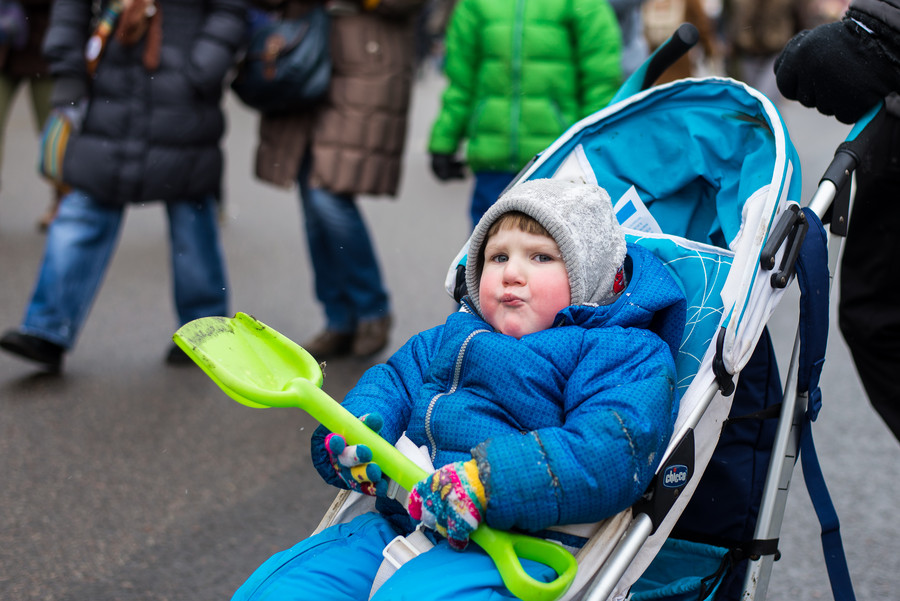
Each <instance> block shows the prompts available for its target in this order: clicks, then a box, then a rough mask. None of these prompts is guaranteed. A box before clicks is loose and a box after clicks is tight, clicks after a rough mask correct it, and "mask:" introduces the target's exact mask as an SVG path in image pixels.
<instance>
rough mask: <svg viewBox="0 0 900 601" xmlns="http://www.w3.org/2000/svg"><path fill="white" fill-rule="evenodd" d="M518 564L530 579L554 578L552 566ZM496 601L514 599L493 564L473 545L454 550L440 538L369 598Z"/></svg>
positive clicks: (384, 600) (376, 600) (533, 563)
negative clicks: (461, 550) (462, 549)
mask: <svg viewBox="0 0 900 601" xmlns="http://www.w3.org/2000/svg"><path fill="white" fill-rule="evenodd" d="M522 567H523V568H525V571H526V572H527V573H528V574H529V575H530V576H531V577H533V578H535V579H536V580H539V581H543V582H550V581H552V580H553V579H554V578H555V577H556V572H554V571H553V569H552V568H550V567H548V566H545V565H542V564H539V563H537V562H533V561H529V560H527V559H526V560H522ZM456 599H465V600H466V601H500V600H502V599H515V597H514V596H513V595H512V593H510V592H509V591H508V590H507V589H506V586H504V584H503V580H502V579H501V578H500V573H499V572H498V571H497V566H496V565H495V564H494V560H492V559H491V558H490V557H489V556H488V555H487V554H486V553H485V552H484V551H482V550H481V549H480V548H479V547H478V546H477V545H475V544H471V545H469V547H468V548H466V550H465V551H463V552H459V551H454V550H453V549H451V548H450V546H449V545H448V544H447V541H446V540H441V541H440V542H439V543H438V544H437V545H436V546H435V547H433V548H432V549H431V550H429V551H427V552H425V553H423V554H421V555H419V556H418V557H416V558H414V559H411V560H410V561H409V562H407V563H406V564H404V565H403V566H402V567H401V568H400V569H399V570H397V571H396V572H395V573H394V574H393V575H392V576H391V577H390V578H388V580H387V582H385V583H384V584H383V585H382V586H381V588H379V589H378V592H376V593H375V595H374V596H373V597H372V601H453V600H456Z"/></svg>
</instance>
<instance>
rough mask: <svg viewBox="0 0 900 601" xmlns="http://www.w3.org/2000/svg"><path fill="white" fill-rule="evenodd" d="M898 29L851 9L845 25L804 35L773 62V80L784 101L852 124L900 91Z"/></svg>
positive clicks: (814, 30) (821, 28)
mask: <svg viewBox="0 0 900 601" xmlns="http://www.w3.org/2000/svg"><path fill="white" fill-rule="evenodd" d="M898 36H900V33H898V32H897V30H895V29H893V28H891V27H889V26H888V25H886V24H884V23H882V22H881V21H879V20H878V19H875V18H873V17H871V16H869V15H867V14H866V13H863V12H860V11H858V10H854V9H850V10H849V11H848V12H847V15H846V16H845V17H844V19H843V20H841V21H838V22H836V23H828V24H826V25H820V26H818V27H816V28H815V29H812V30H810V31H802V32H800V33H799V34H797V35H796V36H794V37H793V38H792V39H791V41H789V42H788V43H787V45H786V46H785V48H784V50H783V51H782V53H781V55H780V56H779V57H778V59H777V60H776V61H775V79H776V83H777V84H778V89H779V90H780V91H781V93H782V94H784V96H785V97H786V98H790V99H792V100H799V101H800V103H801V104H803V105H804V106H808V107H815V108H817V109H818V110H819V112H821V113H823V114H825V115H834V116H835V117H836V118H837V119H838V121H842V122H844V123H854V122H856V121H857V120H858V119H859V118H860V117H862V116H863V114H864V113H865V112H866V111H867V110H869V109H870V108H872V107H873V106H875V104H876V103H877V102H878V101H879V100H881V99H882V98H884V97H885V96H887V95H888V94H890V93H891V92H894V91H900V44H898V41H897V40H898Z"/></svg>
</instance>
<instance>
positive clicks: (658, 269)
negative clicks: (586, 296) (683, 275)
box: [559, 243, 687, 358]
mask: <svg viewBox="0 0 900 601" xmlns="http://www.w3.org/2000/svg"><path fill="white" fill-rule="evenodd" d="M627 249H628V256H627V258H626V260H625V272H626V275H627V276H628V286H627V287H626V288H625V290H624V291H623V292H622V294H621V295H620V296H619V297H618V298H617V299H616V300H615V301H613V302H612V303H610V304H608V305H600V306H596V307H594V306H585V305H583V306H577V305H573V306H569V307H566V308H565V309H563V310H562V311H560V313H559V314H560V316H561V318H562V320H563V321H562V323H561V325H577V326H581V327H584V328H597V327H616V326H618V327H622V328H643V329H647V330H650V331H652V332H654V333H655V334H657V335H658V336H659V337H660V338H662V339H663V341H664V342H665V343H666V344H667V345H668V346H669V350H670V351H671V353H672V357H673V358H675V357H677V355H678V349H679V347H680V346H681V338H682V335H683V333H684V324H685V318H686V315H687V302H686V301H685V298H684V293H683V292H682V290H681V287H680V286H679V285H678V284H677V283H676V281H675V279H674V278H673V277H672V275H671V274H670V273H669V271H668V269H666V267H665V266H664V265H663V264H662V262H660V261H659V260H658V259H656V257H655V256H654V255H653V253H651V252H650V251H649V250H647V249H645V248H643V247H641V246H639V245H637V244H632V243H629V244H627Z"/></svg>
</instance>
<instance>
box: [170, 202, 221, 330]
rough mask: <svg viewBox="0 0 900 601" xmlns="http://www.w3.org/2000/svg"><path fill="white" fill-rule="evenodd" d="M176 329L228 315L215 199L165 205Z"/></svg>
mask: <svg viewBox="0 0 900 601" xmlns="http://www.w3.org/2000/svg"><path fill="white" fill-rule="evenodd" d="M166 211H167V213H168V217H169V237H170V240H171V243H172V244H171V252H172V257H171V259H172V280H173V292H174V298H175V310H176V313H177V315H178V321H179V324H178V325H184V324H186V323H187V322H189V321H193V320H194V319H198V318H200V317H210V316H213V315H221V316H227V315H228V282H227V276H226V273H225V260H224V258H223V254H222V248H221V246H220V244H219V226H218V204H217V203H216V200H215V198H213V197H212V196H209V197H208V198H205V199H201V200H196V201H192V200H189V201H183V202H169V203H166Z"/></svg>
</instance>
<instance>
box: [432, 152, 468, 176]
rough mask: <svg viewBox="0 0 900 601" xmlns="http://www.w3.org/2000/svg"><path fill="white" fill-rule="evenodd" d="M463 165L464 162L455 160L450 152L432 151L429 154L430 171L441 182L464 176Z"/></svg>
mask: <svg viewBox="0 0 900 601" xmlns="http://www.w3.org/2000/svg"><path fill="white" fill-rule="evenodd" d="M463 165H464V163H463V162H462V161H460V160H457V159H456V157H454V156H453V155H452V154H438V153H433V154H432V155H431V171H432V172H433V173H434V176H435V177H436V178H438V179H439V180H441V181H442V182H446V181H447V180H451V179H463V178H465V177H466V175H465V173H464V172H463Z"/></svg>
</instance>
